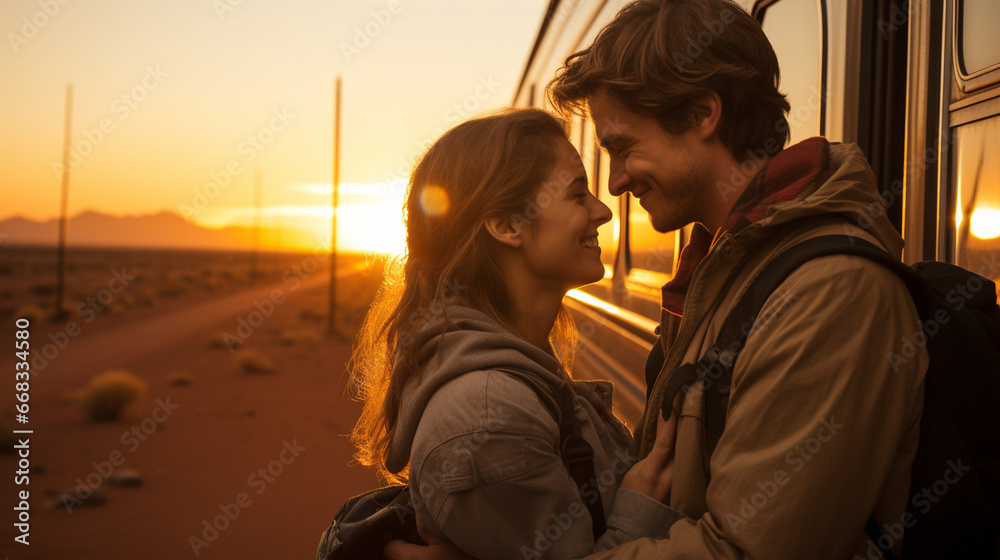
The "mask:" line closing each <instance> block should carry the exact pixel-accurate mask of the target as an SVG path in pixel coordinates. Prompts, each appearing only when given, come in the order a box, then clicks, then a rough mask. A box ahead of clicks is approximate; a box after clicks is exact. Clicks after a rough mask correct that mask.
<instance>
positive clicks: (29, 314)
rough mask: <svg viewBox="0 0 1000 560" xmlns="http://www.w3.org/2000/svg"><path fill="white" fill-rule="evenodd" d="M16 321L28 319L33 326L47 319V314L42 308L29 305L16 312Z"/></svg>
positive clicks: (19, 308)
mask: <svg viewBox="0 0 1000 560" xmlns="http://www.w3.org/2000/svg"><path fill="white" fill-rule="evenodd" d="M14 319H27V320H28V321H30V322H31V324H35V323H41V322H42V320H43V319H45V312H44V311H42V308H41V307H38V306H37V305H34V304H30V303H29V304H26V305H22V306H20V307H18V308H17V309H15V310H14Z"/></svg>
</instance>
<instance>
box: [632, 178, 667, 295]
mask: <svg viewBox="0 0 1000 560" xmlns="http://www.w3.org/2000/svg"><path fill="white" fill-rule="evenodd" d="M676 239H677V232H675V231H674V232H670V233H667V234H663V233H660V232H658V231H656V230H654V229H653V226H652V224H650V223H649V214H647V213H646V210H644V209H643V208H642V206H640V205H639V199H637V198H635V197H634V196H632V195H631V194H629V195H628V249H629V261H630V266H629V280H630V281H632V282H638V283H640V284H644V285H647V286H649V287H652V288H659V287H660V286H662V285H663V284H666V283H667V281H668V280H670V276H671V274H672V272H673V269H674V245H675V243H676Z"/></svg>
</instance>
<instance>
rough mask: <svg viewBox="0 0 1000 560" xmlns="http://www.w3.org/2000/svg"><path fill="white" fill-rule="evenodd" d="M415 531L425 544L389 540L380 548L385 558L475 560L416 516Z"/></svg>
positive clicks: (401, 559) (393, 559)
mask: <svg viewBox="0 0 1000 560" xmlns="http://www.w3.org/2000/svg"><path fill="white" fill-rule="evenodd" d="M417 532H418V533H420V538H421V539H423V540H424V542H425V543H427V546H420V545H418V544H410V543H408V542H406V541H403V540H398V539H397V540H394V541H389V544H387V545H385V548H384V549H383V550H382V554H384V555H385V557H386V559H387V560H475V558H473V557H471V556H469V555H468V554H466V553H464V552H462V551H461V550H460V549H459V548H458V547H457V546H455V545H453V544H451V541H449V540H447V539H445V538H444V537H441V536H439V535H437V534H435V533H432V532H431V531H430V530H429V529H427V527H426V526H424V524H423V523H421V522H420V517H417Z"/></svg>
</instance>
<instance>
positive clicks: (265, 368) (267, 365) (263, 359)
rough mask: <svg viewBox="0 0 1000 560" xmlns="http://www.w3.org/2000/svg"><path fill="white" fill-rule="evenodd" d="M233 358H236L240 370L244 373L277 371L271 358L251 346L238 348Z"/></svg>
mask: <svg viewBox="0 0 1000 560" xmlns="http://www.w3.org/2000/svg"><path fill="white" fill-rule="evenodd" d="M233 359H234V360H236V365H237V366H239V368H240V371H242V372H244V373H274V372H275V371H277V368H276V367H274V362H273V361H271V359H270V358H268V357H267V356H264V355H263V354H261V353H260V352H258V351H256V350H253V349H250V348H244V349H241V350H238V351H237V352H236V353H235V354H233Z"/></svg>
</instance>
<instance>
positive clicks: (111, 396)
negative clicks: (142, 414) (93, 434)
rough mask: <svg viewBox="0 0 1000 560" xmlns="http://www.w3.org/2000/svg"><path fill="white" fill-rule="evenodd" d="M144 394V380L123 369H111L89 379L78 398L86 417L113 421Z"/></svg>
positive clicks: (100, 420)
mask: <svg viewBox="0 0 1000 560" xmlns="http://www.w3.org/2000/svg"><path fill="white" fill-rule="evenodd" d="M145 394H146V382H145V381H143V380H141V379H139V378H138V377H136V376H135V375H133V374H131V373H129V372H127V371H125V370H111V371H106V372H104V373H101V374H99V375H98V376H96V377H94V378H93V379H91V380H90V383H89V384H88V385H87V387H86V389H84V393H83V396H82V397H81V398H80V407H81V408H82V409H83V412H84V414H86V415H87V418H90V419H91V420H94V421H98V422H115V421H117V420H119V419H121V417H122V415H123V413H124V412H125V410H126V409H127V408H128V407H129V406H131V405H134V404H135V403H138V402H139V400H140V399H141V398H142V397H143V396H144V395H145Z"/></svg>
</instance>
